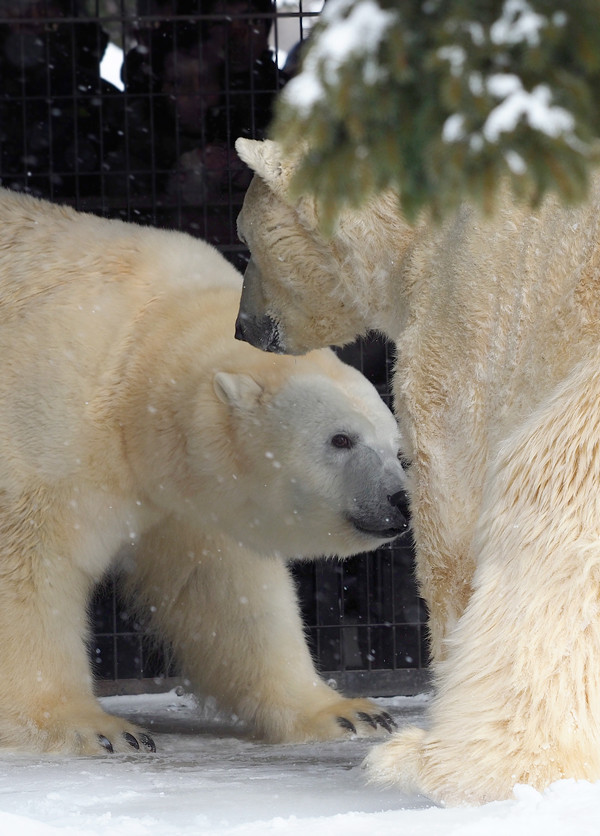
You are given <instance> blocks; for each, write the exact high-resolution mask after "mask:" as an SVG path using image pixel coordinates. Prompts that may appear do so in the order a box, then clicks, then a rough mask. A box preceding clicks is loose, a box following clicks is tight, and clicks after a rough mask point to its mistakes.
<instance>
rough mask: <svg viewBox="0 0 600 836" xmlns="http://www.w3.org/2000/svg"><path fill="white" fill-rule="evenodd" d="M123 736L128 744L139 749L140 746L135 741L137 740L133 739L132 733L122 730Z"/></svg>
mask: <svg viewBox="0 0 600 836" xmlns="http://www.w3.org/2000/svg"><path fill="white" fill-rule="evenodd" d="M123 737H124V738H125V740H126V741H127V742H128V743H129V745H130V746H131V747H132V748H133V749H139V748H140V744H139V743H138V742H137V740H136V739H135V737H134V736H133V735H132V734H129V732H128V731H126V732H123Z"/></svg>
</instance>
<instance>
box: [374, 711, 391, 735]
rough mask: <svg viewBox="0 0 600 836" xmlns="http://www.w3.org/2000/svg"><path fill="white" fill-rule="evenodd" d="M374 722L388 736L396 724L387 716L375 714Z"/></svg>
mask: <svg viewBox="0 0 600 836" xmlns="http://www.w3.org/2000/svg"><path fill="white" fill-rule="evenodd" d="M375 721H376V722H377V723H378V724H379V725H380V726H381V728H382V729H385V730H386V731H387V732H389V733H390V734H391V733H392V729H393V727H394V726H395V725H396V723H395V722H394V721H393V720H392V718H391V717H390V715H389V714H387V713H384V714H376V715H375Z"/></svg>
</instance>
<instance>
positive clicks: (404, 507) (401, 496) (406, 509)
mask: <svg viewBox="0 0 600 836" xmlns="http://www.w3.org/2000/svg"><path fill="white" fill-rule="evenodd" d="M388 502H389V503H390V505H393V506H394V508H397V509H398V510H399V511H400V513H401V514H402V516H403V517H406V519H407V520H408V519H410V506H409V504H408V496H407V495H406V491H396V493H393V494H388Z"/></svg>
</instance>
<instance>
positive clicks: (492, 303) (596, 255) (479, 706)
mask: <svg viewBox="0 0 600 836" xmlns="http://www.w3.org/2000/svg"><path fill="white" fill-rule="evenodd" d="M238 151H239V153H240V154H241V156H242V157H243V158H244V159H246V161H247V162H248V163H249V164H250V165H251V166H252V167H253V168H254V170H255V171H256V172H257V174H258V176H256V177H255V178H254V180H253V182H252V185H251V187H250V189H249V191H248V194H247V196H246V202H245V204H244V208H243V210H242V213H241V215H240V218H239V221H238V226H239V229H240V232H241V234H242V235H243V237H244V238H245V239H246V240H247V241H248V244H249V246H250V248H251V251H252V258H253V281H254V282H256V285H257V286H256V288H255V292H254V294H253V297H252V298H253V299H254V300H256V299H261V300H262V302H261V306H260V308H259V309H258V310H251V311H246V314H247V315H260V314H265V313H266V314H268V315H269V316H270V317H271V318H272V319H273V320H275V321H276V322H277V323H278V327H279V334H280V335H281V342H282V347H283V348H284V350H286V351H290V352H292V353H298V352H302V351H305V350H308V349H313V348H315V347H317V346H319V345H324V344H334V343H340V342H344V341H346V340H348V339H350V338H351V337H352V336H354V335H355V334H357V333H363V332H365V331H366V330H367V329H369V328H374V329H379V330H381V331H382V332H384V333H385V334H387V335H388V336H389V337H390V338H391V339H393V340H394V341H395V342H396V345H397V348H398V359H397V367H396V372H395V379H394V389H395V409H396V415H397V418H398V421H399V424H400V428H401V430H402V432H403V436H404V438H405V442H406V448H407V453H408V455H409V456H411V457H412V460H413V469H412V470H413V473H412V477H411V478H412V485H413V487H412V499H411V509H412V515H413V527H414V533H415V539H416V545H417V573H418V578H419V581H420V585H421V589H422V592H423V595H424V596H425V598H426V600H427V603H428V605H429V609H430V613H431V624H430V629H431V640H432V650H433V655H434V659H435V668H434V669H435V675H436V683H437V687H436V693H435V696H434V699H433V702H432V707H431V711H430V716H429V718H428V730H427V731H424V730H421V729H414V728H411V729H408V730H404V731H402V732H399V733H398V734H397V735H396V736H395V738H394V739H393V740H392V741H391V742H389V743H386V744H384V745H383V746H380V747H377V748H376V749H375V750H374V751H373V752H372V753H371V755H370V756H369V758H368V765H369V769H370V775H371V776H372V777H373V778H374V779H376V780H379V781H383V782H399V783H400V784H402V785H404V786H409V787H412V788H416V789H419V790H421V791H423V792H425V793H427V794H429V795H430V796H431V797H433V798H435V799H437V800H439V801H444V802H448V803H458V802H462V801H468V802H477V801H487V800H491V799H499V798H505V797H507V796H509V795H510V794H511V789H512V787H513V786H514V784H516V783H517V782H525V783H529V784H532V785H533V786H535V787H537V788H540V789H541V788H543V787H545V786H546V785H547V784H548V783H549V782H550V781H552V780H555V779H557V778H561V777H571V778H587V779H591V780H597V779H599V778H600V754H599V753H600V692H599V689H600V603H599V601H600V597H599V596H600V493H599V490H598V485H599V479H600V377H599V370H600V339H599V337H598V333H599V332H598V323H599V322H600V247H599V241H600V237H599V219H600V207H599V184H598V180H597V178H596V179H595V180H594V182H593V185H592V189H591V194H590V197H589V200H588V202H587V203H586V204H585V205H583V206H579V207H575V208H564V207H561V206H560V205H559V204H558V202H557V201H556V200H555V199H554V198H549V199H548V200H546V201H545V203H544V204H543V206H542V207H541V208H540V209H539V211H536V212H528V211H525V210H524V209H522V208H520V207H518V206H515V205H514V204H513V203H511V201H510V199H509V198H508V197H504V198H503V199H502V200H501V201H500V205H499V206H498V209H497V211H496V213H495V214H494V216H493V217H487V218H484V217H481V216H480V215H479V214H478V213H477V212H476V211H475V210H473V209H471V208H469V207H464V208H463V209H461V210H460V211H459V212H458V213H457V214H456V216H455V217H453V218H452V219H450V220H449V221H448V222H446V223H445V224H444V225H443V226H441V227H436V226H435V225H434V224H432V223H430V222H429V221H428V220H427V218H423V219H421V221H420V222H419V223H418V224H416V225H415V226H414V227H410V226H409V225H408V224H406V223H405V222H404V221H403V219H402V217H401V216H400V214H399V212H398V209H397V203H396V199H395V196H394V195H393V194H386V195H383V196H381V197H378V198H376V199H374V200H372V201H371V202H370V203H369V204H368V205H367V206H366V207H365V208H364V209H361V210H360V211H357V212H346V213H344V214H343V215H342V216H341V217H340V219H339V223H338V226H337V229H336V231H335V233H334V236H333V238H332V239H331V240H330V241H327V240H325V239H324V238H323V236H322V235H321V234H320V231H319V224H318V216H317V215H316V214H315V211H314V205H312V204H311V202H310V200H309V199H308V198H303V199H302V201H300V202H299V203H297V204H293V203H292V202H291V201H290V200H289V199H288V198H287V194H286V184H287V182H289V177H290V172H291V169H293V165H290V164H289V163H285V164H284V163H282V164H280V165H279V166H275V165H274V159H278V158H279V155H280V152H279V149H278V147H277V146H276V145H275V144H274V143H262V144H260V143H250V142H249V141H241V140H240V141H238ZM265 158H266V159H267V160H268V165H265V163H264V159H265ZM311 205H312V210H313V212H312V217H311V212H310V211H309V210H310V208H311ZM303 265H304V266H303ZM244 292H246V291H244ZM324 294H328V295H329V296H330V297H331V298H332V299H333V300H335V302H334V303H332V305H331V306H329V309H328V315H327V320H326V321H324V319H323V318H319V317H318V306H319V300H320V299H321V298H322V297H323V295H324ZM335 303H337V306H336V304H335ZM242 311H243V306H242Z"/></svg>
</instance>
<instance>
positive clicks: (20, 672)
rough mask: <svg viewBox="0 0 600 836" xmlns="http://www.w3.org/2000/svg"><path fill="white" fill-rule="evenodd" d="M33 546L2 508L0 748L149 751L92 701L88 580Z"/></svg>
mask: <svg viewBox="0 0 600 836" xmlns="http://www.w3.org/2000/svg"><path fill="white" fill-rule="evenodd" d="M13 518H14V515H13ZM50 526H51V521H49V522H48V524H47V526H46V529H48V528H49V527H50ZM34 528H35V526H33V525H32V526H31V530H32V531H33V529H34ZM15 532H17V533H15ZM47 533H48V532H47V530H46V531H41V537H42V538H43V537H44V536H45V535H47ZM33 539H34V538H33V537H32V535H31V534H30V532H29V529H28V530H26V531H25V532H24V533H23V532H22V530H21V529H20V527H19V526H18V525H14V524H13V525H11V523H10V515H9V514H8V512H7V509H6V508H4V507H2V508H0V746H6V747H10V748H17V749H23V750H28V751H40V752H65V753H70V754H100V753H103V752H106V751H107V750H108V751H111V750H113V751H123V752H131V751H132V748H136V747H138V748H141V749H142V750H143V749H144V748H153V744H152V741H151V740H150V738H148V737H147V736H146V735H145V734H144V732H142V730H141V729H137V728H136V727H134V726H131V725H130V724H127V723H124V722H123V721H121V720H119V719H117V718H115V717H111V716H109V715H108V714H106V713H105V712H104V711H102V709H101V708H100V706H99V704H98V702H97V700H96V699H95V697H94V695H93V693H92V678H91V674H90V668H89V662H88V657H87V651H86V640H87V635H88V628H87V619H86V604H87V600H88V594H89V592H90V588H91V580H90V578H89V577H88V576H87V575H86V574H85V573H84V572H83V571H82V570H81V569H80V568H78V567H77V566H75V565H73V562H72V561H71V560H69V559H68V558H67V557H66V556H65V554H64V553H62V554H58V553H57V552H54V553H52V550H50V549H48V548H45V550H44V553H43V555H42V554H40V553H39V550H38V549H37V548H36V546H35V545H33V544H32V542H31V541H32V540H33ZM17 542H18V543H19V544H20V546H21V549H20V550H17V549H16V545H17ZM10 546H15V548H12V549H11V548H10ZM139 741H141V742H142V746H141V747H140V745H139Z"/></svg>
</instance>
